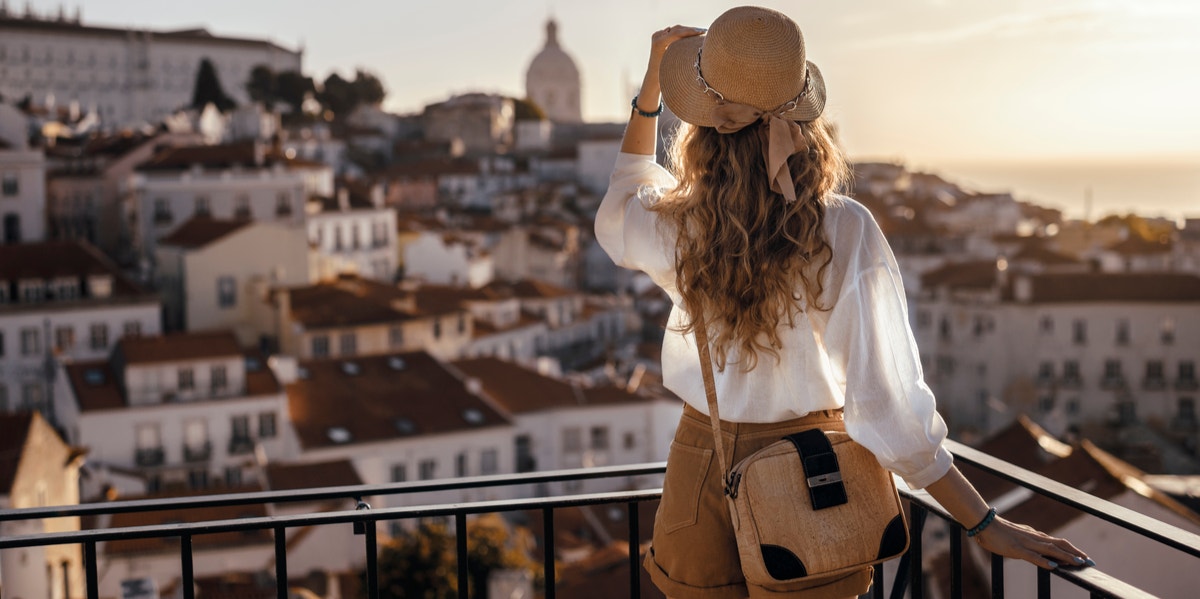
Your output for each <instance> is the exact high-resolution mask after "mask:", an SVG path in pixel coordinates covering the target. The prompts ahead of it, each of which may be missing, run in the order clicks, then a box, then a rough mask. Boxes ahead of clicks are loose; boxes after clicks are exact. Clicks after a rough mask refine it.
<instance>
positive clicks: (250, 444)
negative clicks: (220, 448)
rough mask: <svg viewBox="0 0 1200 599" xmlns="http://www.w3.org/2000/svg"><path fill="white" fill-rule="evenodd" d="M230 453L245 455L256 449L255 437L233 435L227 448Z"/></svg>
mask: <svg viewBox="0 0 1200 599" xmlns="http://www.w3.org/2000/svg"><path fill="white" fill-rule="evenodd" d="M227 450H228V452H229V455H243V454H247V453H250V452H252V451H254V439H251V438H250V437H232V438H230V439H229V447H228V448H227Z"/></svg>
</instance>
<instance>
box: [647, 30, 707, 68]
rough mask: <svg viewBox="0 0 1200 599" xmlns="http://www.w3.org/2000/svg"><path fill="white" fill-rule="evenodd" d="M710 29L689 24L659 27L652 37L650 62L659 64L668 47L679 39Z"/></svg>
mask: <svg viewBox="0 0 1200 599" xmlns="http://www.w3.org/2000/svg"><path fill="white" fill-rule="evenodd" d="M706 31H708V30H707V29H705V28H703V27H689V26H687V25H672V26H670V27H667V28H666V29H659V30H658V31H655V32H654V35H652V36H651V37H650V64H651V65H652V66H658V62H659V61H660V60H661V59H662V56H663V54H665V53H666V51H667V48H668V47H669V46H670V45H671V44H673V43H675V42H676V41H678V40H681V39H683V38H685V37H692V36H693V35H701V34H703V33H704V32H706Z"/></svg>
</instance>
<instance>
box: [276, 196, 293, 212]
mask: <svg viewBox="0 0 1200 599" xmlns="http://www.w3.org/2000/svg"><path fill="white" fill-rule="evenodd" d="M291 215H292V196H291V194H289V193H288V192H286V191H281V192H279V195H277V196H275V216H279V217H288V216H291Z"/></svg>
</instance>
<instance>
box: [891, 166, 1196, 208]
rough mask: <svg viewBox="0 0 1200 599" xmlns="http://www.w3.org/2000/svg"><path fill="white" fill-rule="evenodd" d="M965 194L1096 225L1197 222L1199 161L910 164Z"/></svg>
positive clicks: (914, 168)
mask: <svg viewBox="0 0 1200 599" xmlns="http://www.w3.org/2000/svg"><path fill="white" fill-rule="evenodd" d="M908 168H909V170H913V171H920V172H932V173H936V174H938V175H940V176H941V177H942V178H943V179H946V180H947V181H950V182H952V183H956V184H958V185H959V186H960V187H963V188H964V189H968V190H972V191H979V192H1010V193H1012V194H1013V196H1014V197H1015V198H1016V199H1018V200H1024V201H1029V202H1032V203H1034V204H1038V205H1041V206H1046V207H1050V208H1058V209H1060V210H1062V211H1063V214H1064V216H1065V217H1066V218H1085V219H1087V220H1092V221H1095V220H1098V219H1101V218H1103V217H1105V216H1108V215H1111V214H1118V215H1126V214H1137V215H1138V216H1142V217H1149V218H1152V217H1163V218H1167V219H1170V220H1174V221H1176V222H1177V223H1179V224H1182V222H1183V219H1184V218H1200V159H1198V160H1195V161H1193V162H1181V161H1178V162H1162V163H1143V164H1139V163H1121V162H1107V161H1106V162H1092V163H1089V162H1071V163H1058V162H1041V163H1015V162H1010V163H1001V162H995V163H939V164H933V165H924V164H923V165H909V166H908Z"/></svg>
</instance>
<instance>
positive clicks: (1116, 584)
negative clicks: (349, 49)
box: [0, 442, 1200, 599]
mask: <svg viewBox="0 0 1200 599" xmlns="http://www.w3.org/2000/svg"><path fill="white" fill-rule="evenodd" d="M948 445H949V447H950V449H951V451H952V453H954V454H955V456H956V459H957V460H958V461H960V462H965V463H968V464H971V465H974V466H976V467H977V468H980V469H982V470H983V471H986V472H989V473H991V474H993V475H996V476H999V477H1000V478H1002V479H1005V480H1007V481H1010V482H1013V483H1016V484H1017V485H1020V486H1022V487H1025V488H1027V489H1030V490H1032V491H1033V492H1034V493H1037V494H1040V495H1043V496H1045V497H1048V498H1050V499H1052V500H1054V501H1056V502H1059V503H1062V504H1064V505H1067V506H1070V507H1072V508H1076V509H1078V510H1080V511H1082V512H1084V513H1086V514H1090V515H1092V516H1095V517H1097V518H1100V519H1102V520H1105V521H1108V522H1111V523H1113V524H1115V525H1117V526H1120V527H1122V528H1125V529H1128V530H1130V531H1133V532H1134V533H1136V534H1138V535H1141V536H1143V537H1145V538H1148V539H1152V540H1154V541H1157V542H1159V543H1162V544H1163V545H1166V546H1167V547H1169V548H1171V549H1173V550H1175V551H1179V552H1182V553H1185V554H1187V555H1190V556H1192V557H1196V558H1200V535H1196V534H1193V533H1190V532H1187V531H1184V530H1182V529H1179V528H1177V527H1174V526H1170V525H1168V524H1165V523H1163V522H1160V521H1158V520H1155V519H1153V518H1150V517H1147V516H1144V515H1142V514H1139V513H1137V512H1134V511H1132V510H1130V509H1128V508H1124V507H1121V506H1119V505H1116V504H1114V503H1111V502H1108V501H1105V500H1102V499H1100V498H1097V497H1095V496H1092V495H1089V494H1087V493H1085V492H1083V491H1080V490H1077V489H1073V488H1071V487H1068V486H1066V485H1063V484H1061V483H1058V482H1055V481H1053V480H1050V479H1048V478H1045V477H1043V476H1040V475H1037V474H1034V473H1032V472H1030V471H1028V470H1024V469H1021V468H1018V467H1016V466H1014V465H1012V464H1009V463H1007V462H1004V461H1002V460H999V459H997V458H995V457H993V456H990V455H988V454H985V453H982V452H980V451H978V450H975V449H972V448H970V447H966V446H964V445H961V444H958V443H954V442H948ZM664 471H665V463H662V462H658V463H651V464H639V465H632V466H609V467H600V468H585V469H578V470H560V471H553V472H540V473H526V474H516V475H514V474H507V475H494V476H476V477H469V478H462V479H451V480H431V481H417V482H408V483H395V484H385V485H355V486H345V487H328V488H311V489H302V490H298V491H263V492H254V493H237V494H225V495H208V496H200V497H181V498H174V499H153V500H131V501H116V502H110V503H95V504H80V505H76V506H57V507H42V508H27V509H18V510H0V523H2V522H11V521H28V520H37V519H43V518H55V517H69V516H89V515H92V516H94V515H112V514H122V513H144V512H153V511H163V510H179V509H190V508H204V507H220V506H238V505H263V504H277V503H294V502H312V501H328V500H347V501H349V502H353V503H352V504H351V505H354V506H356V507H358V508H360V509H347V510H344V511H335V512H320V513H307V514H297V515H277V516H269V517H256V518H238V519H232V520H210V521H205V522H194V523H176V524H163V525H154V526H133V527H124V528H113V529H96V530H80V531H72V532H62V533H53V534H33V535H25V536H11V537H7V538H0V550H2V549H13V548H21V547H39V546H51V545H67V544H76V545H80V546H82V548H83V556H84V564H83V566H84V575H85V580H86V590H87V597H88V598H89V599H98V597H99V596H100V595H99V579H98V571H99V570H98V567H99V564H98V557H97V556H98V553H97V547H98V544H100V543H104V542H108V541H119V540H126V539H155V538H157V539H169V538H178V540H179V550H180V573H181V580H182V582H183V585H182V593H183V597H184V599H194V595H195V592H194V584H193V583H194V580H195V577H194V572H193V555H192V541H193V538H194V537H195V536H196V535H208V534H214V533H222V532H247V531H270V532H272V533H273V536H274V550H275V579H276V581H277V584H276V588H277V596H278V597H280V599H286V597H287V596H288V588H287V580H288V562H287V551H286V549H287V546H286V532H287V530H288V529H290V528H297V527H307V526H317V525H334V524H346V523H351V524H352V525H354V526H355V527H356V529H358V530H360V531H361V532H362V533H363V536H364V547H363V550H364V554H365V564H366V577H365V578H366V585H367V588H366V592H367V597H369V598H370V599H376V598H377V597H379V586H378V584H379V569H378V565H379V564H378V539H377V534H378V533H377V528H376V526H375V524H376V523H378V522H381V521H398V520H411V519H417V518H429V517H446V518H453V519H454V522H455V527H454V528H455V533H454V534H455V543H456V549H457V556H458V561H457V576H458V596H459V597H467V596H468V595H467V592H468V583H467V578H468V569H467V561H468V551H467V526H466V523H467V516H469V515H475V514H485V513H499V512H512V511H525V510H534V511H541V513H542V517H543V539H542V553H543V559H544V564H543V566H544V568H545V578H546V583H545V594H544V596H545V597H546V598H547V599H553V598H554V597H555V548H554V540H555V533H554V511H555V510H557V509H562V508H570V507H578V506H590V505H622V504H623V505H624V507H625V510H626V515H627V520H628V535H629V536H628V540H629V547H630V548H631V549H630V551H629V558H628V559H629V569H630V581H629V596H630V597H634V598H639V597H640V594H641V593H640V590H641V577H642V576H644V575H643V574H642V573H641V571H640V570H641V568H640V563H639V562H640V557H641V556H640V555H639V553H640V552H639V551H637V550H635V549H634V548H637V547H639V546H640V540H641V539H640V537H639V529H640V522H639V515H638V509H637V508H638V504H640V503H641V502H644V501H653V500H656V499H658V498H659V497H660V496H661V489H647V490H637V491H626V492H615V493H590V494H580V495H560V496H553V497H539V498H530V499H513V500H494V501H477V502H470V503H454V504H442V505H424V506H415V507H395V508H381V509H361V508H363V507H365V504H363V503H362V498H364V497H376V496H384V495H401V494H411V493H425V492H431V491H447V490H463V489H479V488H492V487H504V486H513V485H531V484H533V485H536V484H546V483H553V482H572V481H583V480H592V479H603V478H615V477H635V476H645V475H659V474H662V473H663V472H664ZM903 494H904V495H905V497H906V498H907V499H909V500H910V506H911V518H910V522H909V525H910V528H911V539H912V542H911V545H910V548H909V551H908V552H907V553H906V554H905V555H904V556H903V557H902V558H901V559H900V560H899V564H898V568H897V572H896V575H895V576H894V578H893V580H892V588H891V590H890V592H888V590H887V589H886V588H885V582H886V581H885V578H884V568H883V567H882V566H876V569H875V584H874V587H873V590H872V595H871V596H872V597H873V598H875V599H883V598H884V597H885V596H887V597H891V598H892V599H899V598H900V597H903V596H904V593H905V591H908V593H909V597H912V598H923V597H925V586H926V579H925V574H926V573H924V572H922V566H923V563H924V559H923V553H924V551H925V549H924V547H923V546H922V545H923V540H922V532H923V530H924V529H925V526H926V524H927V520H928V517H929V515H934V516H935V517H940V518H943V519H945V520H946V521H947V522H950V523H952V522H953V521H952V520H950V518H949V515H948V514H947V513H946V512H945V511H944V510H943V509H942V508H941V507H940V506H938V505H937V504H936V502H934V501H932V499H931V498H930V497H929V496H928V495H926V494H925V493H924V492H908V491H905V492H904V493H903ZM952 528H953V530H954V533H953V534H951V535H950V548H949V550H950V559H951V566H950V568H951V572H950V581H951V583H950V592H951V597H955V598H961V597H962V596H963V582H962V581H963V553H964V551H963V546H962V534H961V531H960V530H959V529H958V527H957V525H952ZM1018 563H1019V564H1020V567H1028V568H1035V567H1034V566H1032V565H1030V564H1025V563H1023V562H1018ZM1005 565H1006V561H1005V559H1004V558H1001V557H999V556H996V555H992V556H991V596H992V597H993V599H1001V598H1003V597H1004V595H1005V589H1004V569H1005ZM1198 565H1200V562H1198ZM1035 569H1036V570H1037V575H1036V579H1037V596H1038V597H1039V599H1041V598H1048V597H1050V596H1051V590H1050V588H1051V587H1050V581H1051V575H1054V576H1057V577H1059V578H1060V579H1063V580H1065V581H1067V582H1068V583H1070V584H1071V585H1073V586H1075V587H1078V588H1082V589H1085V590H1086V591H1088V592H1089V593H1090V596H1091V597H1093V598H1098V597H1106V598H1108V597H1111V598H1115V599H1146V598H1152V597H1154V595H1152V594H1150V593H1149V592H1147V591H1144V590H1141V589H1138V588H1136V587H1134V586H1132V585H1130V584H1128V583H1126V582H1123V581H1120V580H1118V579H1116V578H1114V577H1113V576H1111V575H1108V574H1106V573H1104V572H1103V571H1102V570H1100V569H1098V568H1095V567H1092V568H1068V567H1060V568H1058V569H1056V570H1053V571H1050V570H1043V569H1039V568H1035Z"/></svg>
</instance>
